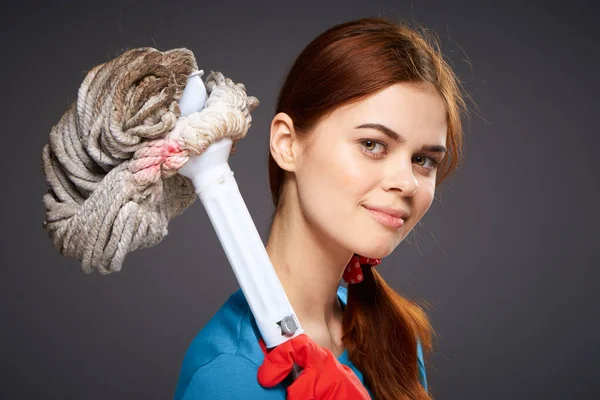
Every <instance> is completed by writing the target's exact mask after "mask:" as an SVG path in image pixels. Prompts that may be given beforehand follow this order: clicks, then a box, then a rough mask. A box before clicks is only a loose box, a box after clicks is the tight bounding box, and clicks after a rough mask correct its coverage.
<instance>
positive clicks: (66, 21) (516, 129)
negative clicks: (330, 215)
mask: <svg viewBox="0 0 600 400" xmlns="http://www.w3.org/2000/svg"><path fill="white" fill-rule="evenodd" d="M88 3H89V4H88ZM594 7H595V6H592V2H584V1H579V2H571V3H570V4H569V5H567V4H566V2H565V3H564V4H563V3H554V2H546V1H538V2H517V1H501V2H500V1H498V2H488V1H484V2H482V1H453V2H448V1H419V0H413V1H412V2H411V1H410V0H402V1H384V0H378V1H353V2H349V1H339V2H330V1H327V2H326V1H302V2H296V3H295V4H294V3H291V2H268V3H267V2H264V3H259V2H255V1H248V2H238V3H231V2H227V1H221V2H201V1H187V2H183V1H180V2H173V3H172V4H170V3H168V2H166V1H160V2H158V1H153V2H150V1H143V2H142V1H123V0H119V1H107V0H104V1H95V2H72V3H71V4H68V3H66V2H47V3H46V4H44V3H41V2H40V3H33V2H21V3H19V4H7V3H4V4H3V5H2V10H1V12H0V15H1V17H0V18H1V24H0V29H1V33H2V34H1V35H0V41H1V44H2V50H3V52H2V63H1V68H2V75H1V76H2V88H3V90H2V92H3V93H2V98H1V100H0V101H1V102H2V107H1V110H2V111H1V112H2V122H3V126H2V157H1V158H0V159H1V163H2V164H1V167H2V168H1V171H2V178H3V180H2V182H3V185H2V196H1V199H2V200H1V201H2V223H1V233H2V235H1V238H2V240H1V241H0V243H1V244H0V246H1V249H2V253H1V254H2V258H1V260H2V261H1V262H2V268H1V280H0V289H1V293H2V299H1V300H2V301H1V302H0V310H1V312H2V314H1V322H0V327H1V328H0V343H1V345H0V348H1V349H2V351H1V353H0V366H1V371H0V372H1V373H0V377H1V378H0V379H1V382H2V383H1V385H0V398H2V399H42V398H51V399H59V398H60V399H76V398H77V399H108V398H109V399H138V398H139V399H168V398H171V397H172V395H173V391H174V388H175V383H176V380H177V377H178V373H179V367H180V364H181V361H182V357H183V354H184V352H185V350H186V348H187V345H188V344H189V342H190V340H191V339H192V338H193V336H194V335H195V334H196V333H197V332H198V331H199V330H200V329H201V328H202V327H203V326H204V324H205V323H206V322H207V320H208V319H209V318H210V317H211V316H212V315H213V314H214V313H215V312H216V310H217V309H218V307H219V306H220V305H221V304H222V303H223V302H224V301H225V300H226V299H227V297H228V296H229V294H230V293H231V292H233V291H235V290H236V289H237V282H236V281H235V278H234V276H233V273H232V272H231V270H230V267H229V265H228V263H227V260H226V258H225V256H224V253H223V251H222V249H221V247H220V245H219V243H218V241H217V238H216V235H215V234H214V232H213V230H212V226H211V225H210V223H209V221H208V219H207V217H206V214H205V212H204V209H203V208H202V206H201V204H200V203H199V202H197V203H196V204H194V205H193V206H192V207H191V208H190V209H188V210H187V211H186V212H185V213H184V214H183V215H182V216H180V217H178V218H176V219H175V220H174V221H173V222H172V224H170V225H169V232H170V233H169V235H168V236H167V237H166V239H165V240H164V241H163V242H162V243H161V244H160V245H159V246H157V247H155V248H152V249H146V250H142V251H138V252H135V253H133V254H130V255H129V256H128V257H127V258H126V262H125V265H124V268H123V270H122V271H121V272H119V273H115V274H112V275H109V276H101V275H99V274H94V275H85V274H84V273H83V272H82V271H81V269H80V267H79V262H78V261H75V260H68V259H64V258H62V257H61V256H60V255H59V254H58V252H57V251H56V250H54V248H52V246H51V243H50V240H49V239H48V237H47V235H46V233H45V232H44V231H43V229H42V220H43V213H44V209H43V205H42V196H43V194H44V193H45V192H46V186H45V181H44V178H43V175H42V172H41V168H40V154H41V150H42V146H43V145H44V144H45V143H46V141H47V139H48V133H49V131H50V129H51V127H52V126H53V125H54V124H55V123H56V122H57V121H58V119H59V118H60V116H61V114H62V113H63V111H64V110H65V108H66V107H67V106H68V104H69V103H70V102H71V101H73V100H74V99H75V96H76V92H77V88H78V87H79V85H80V83H81V81H82V79H83V77H84V76H85V72H86V71H87V70H88V69H90V68H91V67H93V66H94V65H97V64H99V63H102V62H105V61H107V60H108V59H110V58H112V57H114V56H115V55H116V54H118V53H119V52H121V51H122V50H123V49H126V48H132V47H139V46H155V47H158V48H160V49H162V50H166V49H169V48H174V47H188V48H190V49H191V50H193V51H194V52H195V54H196V57H197V60H198V64H199V65H200V67H201V68H203V69H205V71H208V70H210V69H216V70H220V71H222V72H224V73H225V75H226V76H229V77H231V78H233V80H234V81H241V82H243V83H244V84H246V87H247V88H248V91H249V93H250V94H251V95H255V96H257V97H258V98H259V99H260V100H261V103H262V105H261V106H260V107H259V108H258V110H257V111H256V112H255V113H254V123H253V127H252V128H251V130H250V132H249V134H248V136H247V138H246V139H244V140H243V141H241V142H240V143H239V147H238V152H237V153H236V155H234V156H233V157H232V159H231V165H232V168H233V170H234V171H235V173H236V177H237V180H238V183H239V186H240V189H241V192H242V194H243V196H244V198H245V200H246V202H247V205H248V208H249V209H250V212H251V214H252V216H253V217H254V220H255V222H256V225H257V227H258V229H259V231H260V233H261V235H262V237H263V240H264V239H266V235H267V227H268V223H269V218H270V216H271V212H272V206H271V201H270V197H269V192H268V183H267V167H266V159H267V154H268V153H267V143H268V142H267V141H268V134H269V130H268V129H269V124H270V118H271V116H272V111H273V107H274V102H275V99H276V95H277V91H278V88H279V85H280V83H281V80H282V78H283V76H284V73H285V72H286V70H287V68H288V67H289V66H290V65H291V62H292V61H293V59H294V57H295V56H296V55H297V54H298V53H299V51H300V50H301V49H302V48H303V46H305V45H306V44H307V43H308V42H309V41H310V40H311V39H312V38H313V37H315V36H316V35H317V34H319V33H320V32H322V31H323V30H325V29H326V28H328V27H330V26H332V25H334V24H337V23H340V22H343V21H346V20H349V19H355V18H359V17H364V16H375V15H382V16H387V17H392V18H394V17H396V16H399V17H403V18H406V19H412V18H413V17H414V19H415V20H416V21H418V22H420V23H422V24H424V25H426V26H428V27H429V28H432V29H435V30H436V31H437V32H438V33H439V35H440V38H441V40H442V44H443V48H444V52H445V53H446V54H447V56H448V58H449V60H450V61H451V62H452V64H453V65H454V66H455V68H456V71H457V72H458V74H459V75H460V77H461V79H462V80H463V81H464V82H465V87H466V89H467V90H468V91H469V92H470V93H471V95H472V96H473V98H474V100H475V102H476V103H477V105H478V107H479V109H475V108H474V107H473V105H471V108H472V110H473V113H472V119H471V120H470V121H467V122H466V134H467V136H466V140H467V153H466V160H465V164H464V166H463V167H462V169H461V170H459V172H458V173H457V174H456V175H455V176H454V177H453V178H451V179H450V180H449V181H447V183H446V184H445V185H444V187H443V188H442V189H441V190H440V191H439V192H438V194H437V196H436V200H437V201H435V202H434V204H433V206H432V208H431V210H430V212H429V213H428V214H427V215H426V216H425V218H424V219H423V221H422V224H420V225H419V226H417V228H416V229H415V231H414V234H411V235H410V236H409V239H408V240H407V241H406V242H404V243H402V244H401V245H400V246H399V248H398V249H397V250H396V251H395V252H394V253H393V254H392V255H391V256H390V257H389V258H388V259H386V260H385V261H384V262H383V264H382V265H381V266H380V267H378V268H380V271H381V272H382V273H383V275H384V276H385V278H387V280H388V281H389V283H390V284H391V285H392V286H393V287H394V288H395V289H397V290H399V291H401V292H402V293H404V294H406V295H407V296H410V297H412V298H414V299H416V300H424V301H428V302H430V303H431V304H432V308H431V310H430V311H429V315H430V316H431V319H432V322H433V325H434V327H435V329H436V330H437V332H438V334H439V336H438V338H437V340H436V353H435V355H434V357H433V358H431V360H430V361H431V363H430V365H429V367H428V374H429V381H430V385H431V389H432V391H433V393H434V394H436V395H437V397H438V398H440V399H488V400H491V399H502V400H504V399H566V398H569V399H592V398H598V397H597V396H598V391H599V390H600V385H599V384H598V377H597V374H598V372H600V368H599V367H598V362H599V361H600V348H599V341H598V329H599V328H600V319H599V317H598V311H599V307H598V304H599V302H598V300H597V298H596V297H595V296H594V293H595V290H597V287H598V278H599V276H600V275H599V273H598V272H597V270H596V269H593V267H594V266H596V267H598V266H599V265H600V263H599V257H598V255H597V250H596V248H597V247H596V246H597V243H596V242H597V239H598V236H599V235H598V229H597V226H598V222H599V221H598V211H597V200H598V195H599V184H598V174H597V173H596V168H597V165H598V164H597V162H598V161H597V160H598V156H597V154H598V147H599V145H600V141H599V139H598V124H599V122H598V109H599V105H600V104H599V101H598V93H599V89H600V84H599V79H598V76H597V74H598V70H599V63H598V56H599V53H600V49H599V46H598V39H599V35H598V28H597V26H596V25H594V24H595V23H596V21H595V18H596V17H597V16H598V11H597V9H595V8H594Z"/></svg>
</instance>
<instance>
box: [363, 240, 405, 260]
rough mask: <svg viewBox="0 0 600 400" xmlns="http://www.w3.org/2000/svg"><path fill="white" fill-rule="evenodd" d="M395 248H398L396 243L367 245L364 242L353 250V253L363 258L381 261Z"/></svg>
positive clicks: (366, 242)
mask: <svg viewBox="0 0 600 400" xmlns="http://www.w3.org/2000/svg"><path fill="white" fill-rule="evenodd" d="M396 246H398V243H396V242H394V243H391V242H389V241H387V242H382V243H373V242H371V243H368V241H364V242H363V243H362V244H361V245H359V246H356V247H355V248H354V249H355V250H354V252H355V253H356V254H359V255H361V256H363V257H368V258H380V259H382V258H385V257H387V256H389V255H390V254H391V253H392V251H394V249H395V248H396Z"/></svg>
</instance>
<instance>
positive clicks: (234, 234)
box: [179, 71, 303, 348]
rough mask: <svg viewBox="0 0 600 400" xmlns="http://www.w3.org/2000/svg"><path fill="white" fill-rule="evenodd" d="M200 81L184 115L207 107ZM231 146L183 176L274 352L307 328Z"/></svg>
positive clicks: (190, 90) (224, 143)
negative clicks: (236, 171) (244, 190)
mask: <svg viewBox="0 0 600 400" xmlns="http://www.w3.org/2000/svg"><path fill="white" fill-rule="evenodd" d="M200 76H201V71H200V73H197V74H196V75H194V74H192V75H191V76H190V79H189V81H188V85H187V86H186V88H185V90H184V93H183V96H182V98H181V100H180V107H181V111H182V114H183V115H187V114H189V113H191V112H195V111H199V110H201V109H202V108H203V107H204V102H205V100H206V89H205V88H204V84H203V82H202V80H201V79H200ZM200 85H201V86H200ZM202 90H204V92H202ZM182 105H183V107H182ZM231 145H232V141H231V139H230V138H223V139H221V140H219V141H216V142H214V143H213V144H211V145H210V146H209V147H208V148H207V149H206V151H205V152H204V153H202V154H201V155H199V156H194V157H192V158H191V159H190V161H188V163H187V164H186V165H185V166H184V167H183V168H182V169H181V170H180V171H179V172H180V173H181V174H182V175H184V176H187V177H189V178H190V179H191V180H192V182H193V184H194V187H195V190H196V193H197V194H198V196H199V197H200V200H201V201H202V204H203V205H204V208H205V209H206V212H207V214H208V216H209V218H210V221H211V223H212V225H213V227H214V229H215V231H216V233H217V236H218V237H219V240H220V242H221V245H222V247H223V249H224V250H225V254H226V255H227V258H228V260H229V263H230V264H231V266H232V268H233V272H234V274H235V277H236V278H237V281H238V283H239V284H240V287H241V288H242V291H243V293H244V296H245V297H246V300H247V301H248V304H249V306H250V309H251V311H252V314H253V315H254V318H255V320H256V324H257V326H258V329H259V330H260V333H261V335H262V338H263V340H264V341H265V345H266V346H267V347H268V348H272V347H275V346H277V345H279V344H281V343H283V342H285V341H287V340H289V339H290V338H292V337H295V336H298V335H300V334H301V333H303V329H302V328H301V326H300V323H299V321H298V318H297V317H296V314H295V313H294V310H293V309H292V306H291V304H290V302H289V300H288V298H287V296H286V294H285V291H284V289H283V287H282V286H281V282H280V281H279V278H278V277H277V274H276V273H275V269H274V268H273V265H272V264H271V260H270V259H269V255H268V254H267V251H266V249H265V247H264V245H263V243H262V240H261V238H260V235H259V234H258V231H257V230H256V226H255V225H254V222H253V221H252V218H251V216H250V213H249V212H248V208H247V207H246V204H245V203H244V200H243V198H242V195H241V193H240V191H239V188H238V185H237V182H236V181H235V178H234V176H233V172H232V171H231V168H230V167H229V164H228V163H227V160H228V158H229V154H230V151H231Z"/></svg>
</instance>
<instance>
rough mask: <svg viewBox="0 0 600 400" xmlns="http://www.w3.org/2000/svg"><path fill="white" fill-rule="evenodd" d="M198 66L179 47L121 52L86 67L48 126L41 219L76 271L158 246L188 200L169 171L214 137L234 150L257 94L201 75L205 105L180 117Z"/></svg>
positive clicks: (183, 182) (184, 181) (189, 187)
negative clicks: (72, 96) (77, 263)
mask: <svg viewBox="0 0 600 400" xmlns="http://www.w3.org/2000/svg"><path fill="white" fill-rule="evenodd" d="M197 69H198V67H197V65H196V60H195V58H194V55H193V53H192V52H191V51H190V50H188V49H183V48H182V49H173V50H169V51H165V52H161V51H159V50H156V49H153V48H138V49H132V50H128V51H126V52H125V53H123V54H121V55H120V56H118V57H116V58H114V59H113V60H110V61H108V62H106V63H104V64H101V65H98V66H96V67H94V68H93V69H92V70H91V71H89V72H88V73H87V75H86V77H85V79H84V81H83V83H82V84H81V87H80V88H79V91H78V94H77V101H76V102H75V103H73V104H72V105H71V106H70V107H69V108H68V109H67V110H66V112H65V113H64V114H63V116H62V118H61V119H60V121H59V122H58V124H56V125H55V126H54V127H53V128H52V130H51V132H50V140H49V142H48V143H47V144H46V145H45V146H44V149H43V151H42V167H43V172H44V175H45V177H46V181H47V184H48V186H49V190H48V193H46V194H45V195H44V197H43V202H44V206H45V210H46V212H45V220H44V223H43V226H44V229H45V230H46V231H47V232H48V234H49V236H50V239H51V240H52V244H53V246H54V247H55V248H56V249H57V250H59V252H60V253H61V254H62V255H63V256H65V257H70V258H76V259H78V260H81V266H82V268H83V270H84V271H85V272H88V273H89V272H93V271H94V270H95V269H96V270H98V271H99V272H100V273H102V274H107V273H110V272H113V271H119V270H120V269H121V266H122V264H123V260H124V258H125V255H126V254H127V253H128V252H130V251H134V250H136V249H140V248H146V247H151V246H154V245H156V244H158V243H159V242H160V241H161V240H162V239H163V238H164V237H165V236H166V235H167V233H168V231H167V225H168V223H169V221H170V220H172V219H173V218H175V217H176V216H177V215H179V214H181V213H182V212H183V211H184V210H185V209H186V208H187V207H188V206H189V205H191V204H192V203H193V202H194V201H195V199H196V195H195V192H194V186H193V184H192V182H191V180H190V179H188V178H186V177H184V176H183V175H180V174H178V173H177V171H178V170H179V169H180V168H181V167H183V166H184V165H185V164H186V162H187V161H188V160H189V158H190V156H193V155H199V154H201V153H202V152H203V151H204V150H205V149H206V148H207V147H208V146H209V145H210V144H211V143H212V142H214V141H216V140H219V139H221V138H223V137H229V138H231V139H232V140H233V143H234V147H233V148H232V152H233V151H234V149H235V143H236V142H237V140H239V139H241V138H243V137H244V136H245V135H246V133H247V131H248V129H249V128H250V125H251V121H252V117H251V115H250V113H251V111H253V110H254V109H255V108H256V107H257V106H258V100H257V99H256V98H255V97H252V96H247V95H246V89H245V87H244V85H243V84H241V83H238V84H234V83H233V82H232V81H231V79H228V78H225V77H224V76H223V75H222V74H221V73H218V72H211V73H210V74H209V75H208V76H207V77H206V80H205V86H206V89H207V93H208V99H207V101H206V104H205V107H204V109H202V110H201V111H199V112H196V113H192V114H189V115H187V116H181V112H180V110H179V105H178V101H179V99H180V98H181V96H182V94H183V89H184V88H185V85H186V83H187V79H188V76H189V75H190V74H191V73H192V72H195V71H197Z"/></svg>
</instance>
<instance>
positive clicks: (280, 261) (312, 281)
mask: <svg viewBox="0 0 600 400" xmlns="http://www.w3.org/2000/svg"><path fill="white" fill-rule="evenodd" d="M294 208H295V207H294ZM295 209H297V210H299V208H295ZM266 249H267V253H268V254H269V257H270V259H271V262H272V263H273V266H274V268H275V271H276V272H277V276H278V277H279V280H280V282H281V285H282V286H283V288H284V290H285V293H286V295H287V297H288V299H289V300H290V303H291V305H292V307H293V308H294V311H295V312H296V315H297V317H298V319H299V321H300V324H301V325H302V327H303V329H304V330H305V331H306V332H307V334H308V335H309V336H310V337H311V338H312V339H313V340H314V341H316V342H317V343H319V344H320V345H322V346H324V347H328V348H331V350H332V351H334V350H339V349H337V347H339V346H340V345H341V336H342V330H341V321H342V317H343V311H342V308H341V304H340V303H339V301H338V298H337V289H338V286H339V283H340V279H341V277H342V273H343V271H344V268H345V267H346V264H347V263H348V261H349V260H350V258H351V256H352V254H351V253H349V252H347V251H342V250H340V251H335V249H336V246H335V245H334V244H332V243H330V241H329V240H327V239H326V238H324V237H322V235H321V236H320V235H318V234H317V233H315V231H314V230H312V229H310V227H309V226H308V224H307V222H306V219H305V218H304V216H302V215H301V213H300V212H299V211H298V213H297V214H296V213H294V212H292V211H288V210H278V211H277V212H276V213H275V217H274V219H273V224H272V226H271V232H270V235H269V239H268V241H267V245H266ZM335 352H336V351H334V353H335Z"/></svg>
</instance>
